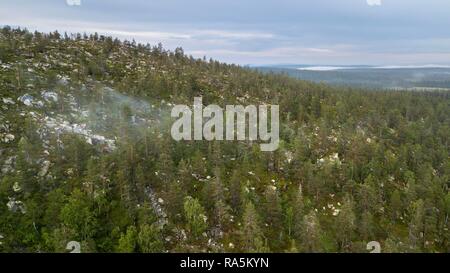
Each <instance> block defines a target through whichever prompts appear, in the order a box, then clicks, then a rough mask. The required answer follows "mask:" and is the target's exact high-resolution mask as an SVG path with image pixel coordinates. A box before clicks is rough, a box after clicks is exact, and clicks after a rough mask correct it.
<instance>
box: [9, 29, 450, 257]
mask: <svg viewBox="0 0 450 273" xmlns="http://www.w3.org/2000/svg"><path fill="white" fill-rule="evenodd" d="M0 94H1V100H0V167H1V172H0V252H28V253H36V252H68V250H67V249H66V246H67V244H68V242H70V241H76V242H79V243H80V244H81V252H142V253H155V252H157V253H159V252H238V253H239V252H368V251H367V249H366V245H367V243H368V242H370V241H377V242H379V243H380V245H381V251H382V252H450V241H449V240H450V232H449V228H450V223H449V214H450V193H449V186H450V160H449V137H450V92H448V91H433V92H421V91H408V90H370V89H359V88H351V87H338V86H331V85H326V84H319V83H312V82H309V81H304V80H300V79H296V78H292V77H289V76H287V75H281V74H276V73H261V72H259V71H257V70H255V69H251V68H246V67H241V66H238V65H233V64H225V63H221V62H218V61H215V60H212V59H206V58H203V59H196V58H193V57H192V56H188V55H187V54H185V52H184V51H183V49H182V48H177V49H175V50H173V51H170V50H166V49H164V47H163V46H162V45H161V44H158V45H149V44H140V43H136V42H135V41H121V40H118V39H114V38H111V37H106V36H102V35H98V34H90V35H87V34H82V33H81V34H67V33H64V34H62V33H58V32H52V33H40V32H30V31H28V30H26V29H15V28H11V27H4V28H2V29H0ZM194 97H202V99H203V104H204V105H209V104H217V105H261V104H273V105H279V109H280V128H279V130H280V143H279V148H278V149H277V150H275V151H273V152H263V151H261V150H260V148H259V145H258V143H257V141H256V142H250V141H195V140H192V141H175V140H173V139H172V137H171V135H170V126H171V124H172V122H173V119H172V118H171V117H170V110H171V108H172V106H173V105H177V104H185V105H192V102H193V101H194Z"/></svg>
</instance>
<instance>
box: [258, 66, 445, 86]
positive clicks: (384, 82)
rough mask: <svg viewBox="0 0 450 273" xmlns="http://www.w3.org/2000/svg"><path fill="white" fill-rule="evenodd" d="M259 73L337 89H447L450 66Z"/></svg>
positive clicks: (297, 68)
mask: <svg viewBox="0 0 450 273" xmlns="http://www.w3.org/2000/svg"><path fill="white" fill-rule="evenodd" d="M256 69H258V70H259V71H263V72H274V73H283V74H287V75H289V76H292V77H295V78H298V79H302V80H309V81H314V82H324V83H328V84H333V85H340V86H353V87H362V88H364V87H368V88H387V89H413V90H431V91H432V90H436V89H448V90H450V66H444V65H424V66H307V65H285V66H283V65H279V66H278V65H275V66H263V67H256Z"/></svg>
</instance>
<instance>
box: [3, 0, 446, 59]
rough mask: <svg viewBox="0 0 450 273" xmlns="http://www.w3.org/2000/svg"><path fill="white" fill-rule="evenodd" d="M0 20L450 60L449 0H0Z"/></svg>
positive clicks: (166, 38)
mask: <svg viewBox="0 0 450 273" xmlns="http://www.w3.org/2000/svg"><path fill="white" fill-rule="evenodd" d="M77 1H80V2H81V3H80V5H76V3H77ZM68 3H69V4H71V5H69V4H68ZM74 4H75V5H74ZM0 25H11V26H21V27H27V28H28V29H30V30H39V31H45V32H48V31H53V30H58V31H60V32H64V31H67V32H88V33H90V32H98V33H101V34H109V35H112V36H116V37H119V38H122V39H123V38H128V39H131V38H134V39H135V40H136V41H138V42H145V43H147V42H149V43H151V44H156V43H158V42H162V43H163V45H164V47H166V48H168V49H174V48H175V47H177V46H182V47H183V48H184V50H185V52H186V53H188V54H192V55H194V56H195V57H202V56H204V55H206V56H207V57H212V58H214V59H218V60H220V61H224V62H230V63H231V62H233V63H238V64H244V65H245V64H255V65H257V64H258V65H259V64H315V65H318V64H321V65H324V64H329V65H336V64H342V65H350V64H368V65H423V64H450V0H308V1H306V0H39V1H32V0H0Z"/></svg>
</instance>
